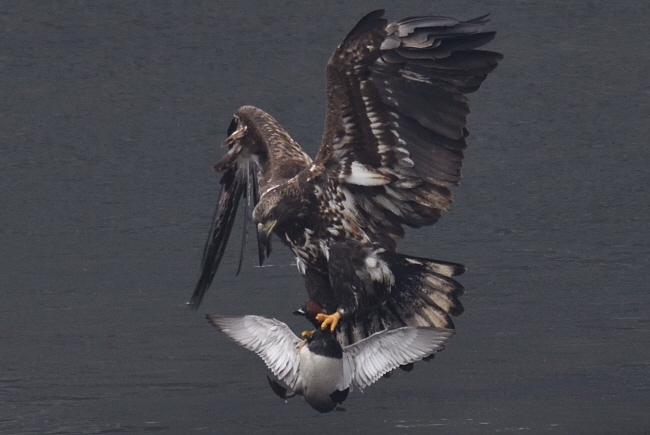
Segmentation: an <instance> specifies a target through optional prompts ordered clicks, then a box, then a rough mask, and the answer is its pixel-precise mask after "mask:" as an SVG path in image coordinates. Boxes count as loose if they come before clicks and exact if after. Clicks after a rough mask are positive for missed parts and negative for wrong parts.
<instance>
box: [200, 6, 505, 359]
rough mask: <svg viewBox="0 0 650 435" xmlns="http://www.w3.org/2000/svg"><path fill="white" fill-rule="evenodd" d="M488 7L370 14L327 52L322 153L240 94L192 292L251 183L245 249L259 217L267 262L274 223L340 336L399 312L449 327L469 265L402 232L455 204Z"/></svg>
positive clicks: (410, 319)
mask: <svg viewBox="0 0 650 435" xmlns="http://www.w3.org/2000/svg"><path fill="white" fill-rule="evenodd" d="M487 21H488V20H487V16H482V17H479V18H475V19H473V20H469V21H458V20H455V19H453V18H447V17H433V16H431V17H413V18H406V19H403V20H400V21H397V22H394V23H391V24H388V25H387V21H386V20H385V19H384V18H383V10H378V11H374V12H371V13H369V14H368V15H366V16H365V17H363V18H362V19H361V21H359V23H358V24H357V25H356V26H355V27H354V28H353V29H352V31H351V32H350V33H349V34H348V35H347V36H346V38H345V39H344V40H343V42H342V43H341V44H340V45H339V47H338V48H337V49H336V51H335V52H334V54H333V55H332V57H331V58H330V60H329V62H328V63H327V70H326V80H327V112H326V117H325V129H324V133H323V139H322V144H321V147H320V150H319V151H318V154H317V155H316V158H315V159H314V160H313V161H312V159H311V158H310V157H309V156H308V155H307V154H305V153H304V152H303V151H302V149H301V148H300V146H299V145H298V144H297V143H296V142H295V141H294V140H293V139H291V137H290V136H289V134H288V133H287V132H286V131H285V130H284V129H283V128H282V127H281V126H280V125H279V124H278V122H277V121H276V120H275V119H273V118H272V117H271V116H270V115H269V114H268V113H266V112H264V111H262V110H260V109H258V108H255V107H251V106H244V107H241V108H239V109H238V110H237V111H236V112H235V114H234V117H233V120H232V122H231V124H230V127H229V128H228V138H227V139H226V141H225V143H224V146H226V145H227V146H228V148H229V150H228V152H227V153H226V154H225V155H224V157H223V158H222V159H221V160H220V161H219V162H218V163H217V164H216V165H215V170H217V171H223V176H222V178H221V186H222V188H221V193H220V196H219V200H218V204H217V209H216V212H215V215H214V219H213V223H212V227H211V229H210V233H209V237H208V240H207V243H206V246H205V249H204V253H203V264H202V273H201V276H200V278H199V281H198V283H197V285H196V289H195V290H194V294H193V295H192V299H191V301H190V305H191V306H192V307H193V308H197V307H198V306H199V304H200V303H201V300H202V299H203V296H204V294H205V292H206V290H207V289H208V288H209V286H210V284H211V282H212V280H213V277H214V275H215V273H216V271H217V269H218V267H219V263H220V261H221V259H222V256H223V254H224V249H225V246H226V243H227V242H228V238H229V236H230V232H231V229H232V227H233V223H234V220H235V215H236V213H237V209H238V205H239V201H240V199H241V198H242V196H243V197H244V198H245V214H244V217H245V222H244V234H243V236H242V256H243V251H244V246H245V243H246V239H247V228H248V226H249V225H248V223H249V219H251V218H252V219H253V221H254V222H255V224H256V229H257V235H258V248H259V256H260V264H261V263H262V261H263V260H264V259H265V257H266V256H268V255H269V253H270V239H271V236H272V234H273V233H274V234H275V235H276V236H278V237H279V238H280V240H282V242H283V243H284V244H285V245H287V246H288V247H289V248H290V249H291V250H292V252H293V253H294V255H295V256H296V261H297V265H298V269H299V271H300V273H301V274H302V275H303V277H304V279H305V286H306V288H307V293H308V296H309V303H308V304H307V305H306V306H307V307H308V309H309V311H310V314H312V315H316V320H317V322H320V323H322V327H323V328H326V327H328V326H329V327H330V328H331V330H332V331H333V332H334V331H336V334H337V339H338V340H339V341H340V342H341V344H342V345H344V346H345V345H347V344H349V343H354V342H357V341H359V340H361V339H363V338H365V337H368V336H370V335H371V334H373V333H374V332H377V331H380V330H383V329H393V328H398V327H402V326H435V327H439V328H453V323H452V321H451V318H450V316H449V315H450V314H451V315H458V314H460V313H462V312H463V306H462V304H461V303H460V301H459V300H458V297H459V296H460V295H462V293H463V287H462V286H461V285H460V284H459V283H458V282H456V281H455V280H453V279H452V278H451V277H452V276H454V275H459V274H461V273H462V272H463V271H464V270H465V269H464V267H463V266H462V265H460V264H455V263H449V262H444V261H438V260H431V259H426V258H419V257H413V256H409V255H404V254H401V253H398V252H396V239H399V238H401V237H403V236H404V226H405V225H406V226H410V227H414V228H419V227H422V226H424V225H431V224H433V223H435V222H436V221H437V220H438V218H439V217H440V214H441V211H442V210H448V209H449V206H450V203H451V201H452V195H451V193H450V191H449V188H450V187H452V186H456V185H458V183H459V180H460V178H461V175H460V169H461V165H462V160H463V150H464V149H465V148H466V146H467V143H466V137H467V136H468V130H467V116H468V115H469V113H470V110H469V105H468V99H467V98H466V97H465V94H468V93H471V92H474V91H476V90H477V89H478V88H479V86H480V85H481V83H482V82H483V80H484V79H485V78H486V77H487V75H488V73H490V72H491V71H492V70H493V69H494V68H496V66H497V63H498V62H499V60H501V58H502V55H501V54H499V53H495V52H491V51H484V50H477V47H480V46H483V45H485V44H487V43H488V42H489V41H491V40H492V39H493V38H494V36H495V32H487V31H484V26H485V24H486V22H487ZM242 256H240V260H239V268H241V261H242ZM238 273H239V270H238Z"/></svg>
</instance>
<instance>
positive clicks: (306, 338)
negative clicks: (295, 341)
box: [298, 330, 316, 353]
mask: <svg viewBox="0 0 650 435" xmlns="http://www.w3.org/2000/svg"><path fill="white" fill-rule="evenodd" d="M314 333H316V331H315V330H314V331H302V332H301V333H300V335H301V336H302V338H303V339H304V340H302V343H300V346H298V353H300V351H301V350H302V347H303V346H304V345H305V344H307V341H309V339H310V338H311V337H312V336H313V335H314Z"/></svg>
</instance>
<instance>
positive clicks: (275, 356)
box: [207, 315, 301, 390]
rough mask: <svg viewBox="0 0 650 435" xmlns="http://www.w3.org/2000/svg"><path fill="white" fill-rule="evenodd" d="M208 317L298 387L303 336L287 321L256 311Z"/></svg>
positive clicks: (289, 385) (275, 371)
mask: <svg viewBox="0 0 650 435" xmlns="http://www.w3.org/2000/svg"><path fill="white" fill-rule="evenodd" d="M207 318H208V320H209V321H210V323H211V324H212V325H214V326H216V327H217V328H218V329H219V330H221V331H222V332H223V333H224V334H226V335H227V336H228V337H230V338H231V339H233V340H234V341H236V342H237V343H238V344H240V345H242V346H244V347H245V348H246V349H248V350H251V351H253V352H255V353H256V354H257V355H259V356H260V358H262V360H264V363H266V366H267V367H268V368H269V369H270V370H271V371H272V372H273V374H274V375H275V376H277V377H278V379H280V380H281V381H282V382H284V383H285V384H286V385H287V386H288V387H289V388H290V389H292V390H294V389H295V388H296V382H297V380H298V372H299V368H300V357H299V354H298V346H299V345H300V343H301V340H300V338H298V337H297V336H296V335H295V334H294V333H293V332H292V331H291V329H289V327H288V326H287V325H286V324H285V323H283V322H281V321H279V320H276V319H267V318H265V317H261V316H253V315H247V316H243V317H234V316H222V315H208V316H207Z"/></svg>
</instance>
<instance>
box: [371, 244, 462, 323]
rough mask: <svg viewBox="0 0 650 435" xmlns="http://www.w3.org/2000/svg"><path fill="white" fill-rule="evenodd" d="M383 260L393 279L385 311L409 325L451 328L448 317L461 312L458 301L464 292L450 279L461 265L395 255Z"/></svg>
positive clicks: (459, 272) (460, 286)
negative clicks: (392, 313) (390, 312)
mask: <svg viewBox="0 0 650 435" xmlns="http://www.w3.org/2000/svg"><path fill="white" fill-rule="evenodd" d="M384 260H385V261H386V262H387V264H388V266H389V268H390V270H391V271H392V273H393V275H394V276H395V284H394V287H393V289H392V290H391V293H390V295H389V296H388V299H387V301H386V305H387V309H388V310H390V311H392V312H394V314H395V316H397V317H398V318H399V319H400V320H401V321H402V322H404V323H405V324H406V325H408V326H435V327H437V328H450V329H453V328H454V323H453V322H452V320H451V317H450V315H451V316H458V315H460V314H462V313H463V311H464V308H463V305H462V304H461V302H460V300H459V299H458V298H459V297H460V296H462V294H463V293H464V291H465V289H464V288H463V286H462V285H461V284H460V283H459V282H457V281H456V280H454V279H452V278H451V277H452V276H456V275H460V274H462V273H463V272H464V271H465V267H464V266H463V265H461V264H457V263H450V262H445V261H439V260H432V259H428V258H420V257H412V256H407V255H403V254H397V253H390V254H388V255H385V256H384ZM386 326H389V325H386Z"/></svg>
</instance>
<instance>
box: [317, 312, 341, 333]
mask: <svg viewBox="0 0 650 435" xmlns="http://www.w3.org/2000/svg"><path fill="white" fill-rule="evenodd" d="M316 320H318V321H319V322H321V325H320V327H321V329H327V327H328V326H329V327H330V332H334V330H335V329H336V325H338V323H339V320H341V313H339V312H338V311H336V312H334V314H323V313H318V314H316Z"/></svg>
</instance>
